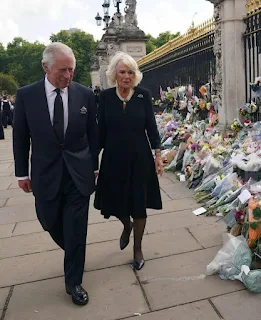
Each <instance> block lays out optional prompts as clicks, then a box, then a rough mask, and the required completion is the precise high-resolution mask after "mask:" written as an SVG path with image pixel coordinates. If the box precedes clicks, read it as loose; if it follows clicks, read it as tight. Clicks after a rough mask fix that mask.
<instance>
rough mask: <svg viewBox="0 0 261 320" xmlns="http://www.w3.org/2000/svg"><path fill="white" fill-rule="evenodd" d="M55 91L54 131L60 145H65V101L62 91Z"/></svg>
mask: <svg viewBox="0 0 261 320" xmlns="http://www.w3.org/2000/svg"><path fill="white" fill-rule="evenodd" d="M54 91H55V92H56V93H57V95H56V98H55V100H54V113H53V129H54V132H55V134H56V136H57V138H58V139H59V141H60V143H63V139H64V113H63V100H62V97H61V94H60V89H59V88H57V89H55V90H54Z"/></svg>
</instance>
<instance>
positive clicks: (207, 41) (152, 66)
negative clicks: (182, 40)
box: [140, 30, 216, 99]
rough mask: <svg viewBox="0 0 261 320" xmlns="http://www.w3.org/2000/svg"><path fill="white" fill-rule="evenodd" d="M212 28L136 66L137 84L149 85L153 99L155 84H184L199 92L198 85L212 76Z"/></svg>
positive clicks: (213, 56)
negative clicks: (140, 81) (139, 73)
mask: <svg viewBox="0 0 261 320" xmlns="http://www.w3.org/2000/svg"><path fill="white" fill-rule="evenodd" d="M213 45H214V30H212V31H211V32H208V33H207V34H205V35H203V36H201V37H199V38H197V39H194V40H192V41H190V42H189V43H187V44H185V45H183V46H180V47H178V48H176V49H174V50H173V51H170V52H169V53H167V54H165V55H163V56H161V57H159V58H157V59H155V60H152V61H150V62H148V63H146V64H144V65H141V66H140V69H141V71H142V72H143V81H142V83H141V85H143V86H145V87H146V88H148V89H150V91H151V92H152V96H153V97H154V98H155V99H158V98H159V88H160V86H162V88H163V90H166V88H167V87H171V88H173V87H176V86H187V85H189V84H191V85H192V87H193V88H194V91H195V92H194V93H195V94H196V95H199V93H198V90H199V88H200V86H201V85H203V84H205V83H208V82H210V81H212V80H213V79H214V77H215V71H216V60H215V55H214V52H213Z"/></svg>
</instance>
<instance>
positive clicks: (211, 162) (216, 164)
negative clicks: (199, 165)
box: [203, 155, 221, 179]
mask: <svg viewBox="0 0 261 320" xmlns="http://www.w3.org/2000/svg"><path fill="white" fill-rule="evenodd" d="M220 168H221V162H220V161H217V160H216V159H215V158H214V157H213V156H212V155H209V156H208V158H207V161H206V163H205V165H204V166H203V171H204V174H203V179H204V178H206V176H209V175H210V174H213V173H215V172H217V171H218V170H219V169H220Z"/></svg>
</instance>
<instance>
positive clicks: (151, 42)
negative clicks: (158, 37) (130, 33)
mask: <svg viewBox="0 0 261 320" xmlns="http://www.w3.org/2000/svg"><path fill="white" fill-rule="evenodd" d="M147 37H149V40H148V42H147V44H146V53H147V54H149V53H150V52H152V51H154V50H155V49H156V45H155V38H153V37H152V35H150V34H147Z"/></svg>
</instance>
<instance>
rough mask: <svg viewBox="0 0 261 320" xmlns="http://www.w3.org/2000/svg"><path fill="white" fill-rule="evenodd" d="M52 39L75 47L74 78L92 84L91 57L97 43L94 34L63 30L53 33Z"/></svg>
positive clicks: (84, 83) (85, 83)
mask: <svg viewBox="0 0 261 320" xmlns="http://www.w3.org/2000/svg"><path fill="white" fill-rule="evenodd" d="M50 40H51V41H52V42H62V43H64V44H66V45H68V46H69V47H71V48H72V49H73V52H74V54H75V58H76V69H75V75H74V80H75V81H77V82H79V83H81V84H83V85H86V86H88V85H90V84H91V75H90V67H91V58H92V56H93V54H94V51H95V48H96V45H97V42H96V41H95V40H94V38H93V36H92V35H91V34H88V33H85V32H84V31H80V30H77V31H75V32H72V33H69V32H67V31H65V30H62V31H60V32H58V33H57V34H52V35H51V37H50Z"/></svg>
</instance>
